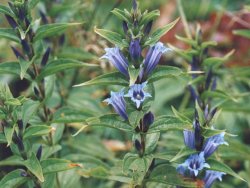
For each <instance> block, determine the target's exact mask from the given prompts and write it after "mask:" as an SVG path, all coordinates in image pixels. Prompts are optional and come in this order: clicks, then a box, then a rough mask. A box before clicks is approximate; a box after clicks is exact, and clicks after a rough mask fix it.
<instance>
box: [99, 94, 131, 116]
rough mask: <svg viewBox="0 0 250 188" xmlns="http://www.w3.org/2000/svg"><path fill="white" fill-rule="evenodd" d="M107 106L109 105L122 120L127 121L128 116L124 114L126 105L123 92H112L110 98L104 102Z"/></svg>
mask: <svg viewBox="0 0 250 188" xmlns="http://www.w3.org/2000/svg"><path fill="white" fill-rule="evenodd" d="M104 102H107V103H108V104H111V105H112V106H113V108H114V110H115V111H116V113H117V114H119V115H120V116H121V117H122V118H123V119H125V120H127V119H128V115H127V112H126V103H125V100H124V92H123V90H121V91H120V92H112V91H111V97H110V98H107V99H105V100H104Z"/></svg>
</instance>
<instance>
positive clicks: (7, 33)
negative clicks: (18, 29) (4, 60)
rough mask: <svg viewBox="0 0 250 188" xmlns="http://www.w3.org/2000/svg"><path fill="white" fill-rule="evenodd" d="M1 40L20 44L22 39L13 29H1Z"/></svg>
mask: <svg viewBox="0 0 250 188" xmlns="http://www.w3.org/2000/svg"><path fill="white" fill-rule="evenodd" d="M0 38H6V39H9V40H11V41H14V42H17V43H19V42H20V39H19V38H18V36H17V35H16V33H15V31H14V29H11V28H0Z"/></svg>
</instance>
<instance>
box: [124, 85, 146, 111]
mask: <svg viewBox="0 0 250 188" xmlns="http://www.w3.org/2000/svg"><path fill="white" fill-rule="evenodd" d="M146 85H147V82H144V83H142V84H134V85H132V86H130V89H129V91H128V93H127V94H126V95H125V97H130V98H131V100H132V101H133V102H135V104H136V107H137V108H139V107H140V106H141V104H142V103H143V101H144V100H145V99H146V98H147V97H151V95H150V94H149V93H146V92H145V91H144V90H143V88H144V87H145V86H146Z"/></svg>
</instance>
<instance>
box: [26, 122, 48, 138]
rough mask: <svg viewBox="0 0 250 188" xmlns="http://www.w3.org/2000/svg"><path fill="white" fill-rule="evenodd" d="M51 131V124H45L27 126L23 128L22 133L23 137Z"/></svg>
mask: <svg viewBox="0 0 250 188" xmlns="http://www.w3.org/2000/svg"><path fill="white" fill-rule="evenodd" d="M51 131H52V127H51V126H46V125H34V126H31V127H28V128H27V129H26V130H25V133H24V135H23V138H24V139H28V138H32V137H36V136H43V135H47V134H49V133H50V132H51Z"/></svg>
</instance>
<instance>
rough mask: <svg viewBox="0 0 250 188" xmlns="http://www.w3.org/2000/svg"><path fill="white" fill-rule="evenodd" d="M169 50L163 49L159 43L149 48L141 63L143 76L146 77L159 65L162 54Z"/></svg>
mask: <svg viewBox="0 0 250 188" xmlns="http://www.w3.org/2000/svg"><path fill="white" fill-rule="evenodd" d="M170 50H171V49H170V48H167V47H165V46H164V45H163V43H161V42H157V43H156V44H155V45H154V46H152V47H150V48H149V50H148V52H147V55H146V58H145V60H144V62H143V64H144V71H143V72H144V76H146V77H147V76H148V75H149V74H150V73H151V72H152V71H153V70H154V69H155V67H156V66H157V64H158V63H159V61H160V58H161V56H162V54H164V53H166V52H168V51H170Z"/></svg>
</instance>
